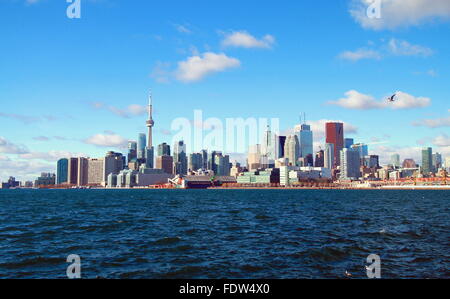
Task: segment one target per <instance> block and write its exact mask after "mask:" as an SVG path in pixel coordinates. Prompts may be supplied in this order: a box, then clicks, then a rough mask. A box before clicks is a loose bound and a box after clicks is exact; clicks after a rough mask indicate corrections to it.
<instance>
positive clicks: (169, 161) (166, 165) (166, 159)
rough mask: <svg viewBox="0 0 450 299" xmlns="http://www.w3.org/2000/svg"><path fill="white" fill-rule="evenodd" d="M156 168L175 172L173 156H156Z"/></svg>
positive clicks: (169, 172) (170, 172)
mask: <svg viewBox="0 0 450 299" xmlns="http://www.w3.org/2000/svg"><path fill="white" fill-rule="evenodd" d="M156 168H157V169H162V170H164V172H165V173H168V174H173V157H172V156H158V157H156Z"/></svg>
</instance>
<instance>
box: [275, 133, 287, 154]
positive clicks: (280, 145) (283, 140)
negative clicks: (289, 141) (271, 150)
mask: <svg viewBox="0 0 450 299" xmlns="http://www.w3.org/2000/svg"><path fill="white" fill-rule="evenodd" d="M285 144H286V136H278V157H277V158H278V159H281V158H284V145H285Z"/></svg>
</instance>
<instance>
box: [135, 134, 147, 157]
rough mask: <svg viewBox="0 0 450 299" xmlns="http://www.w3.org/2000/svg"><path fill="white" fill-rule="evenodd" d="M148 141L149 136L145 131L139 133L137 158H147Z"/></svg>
mask: <svg viewBox="0 0 450 299" xmlns="http://www.w3.org/2000/svg"><path fill="white" fill-rule="evenodd" d="M146 143H147V137H146V136H145V134H144V133H141V134H139V137H138V141H137V158H138V159H142V160H143V159H145V145H146Z"/></svg>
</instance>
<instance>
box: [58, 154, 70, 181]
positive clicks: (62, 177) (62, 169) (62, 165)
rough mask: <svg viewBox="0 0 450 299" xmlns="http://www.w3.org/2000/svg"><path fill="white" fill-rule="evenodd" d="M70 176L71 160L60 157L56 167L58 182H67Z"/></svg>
mask: <svg viewBox="0 0 450 299" xmlns="http://www.w3.org/2000/svg"><path fill="white" fill-rule="evenodd" d="M68 177H69V160H68V159H65V158H64V159H59V160H58V163H57V167H56V184H57V185H61V184H64V183H67V181H68Z"/></svg>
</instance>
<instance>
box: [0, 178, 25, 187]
mask: <svg viewBox="0 0 450 299" xmlns="http://www.w3.org/2000/svg"><path fill="white" fill-rule="evenodd" d="M19 186H20V182H18V181H16V178H15V177H12V176H10V177H9V179H8V181H7V182H6V183H2V184H1V189H11V188H17V187H19Z"/></svg>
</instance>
